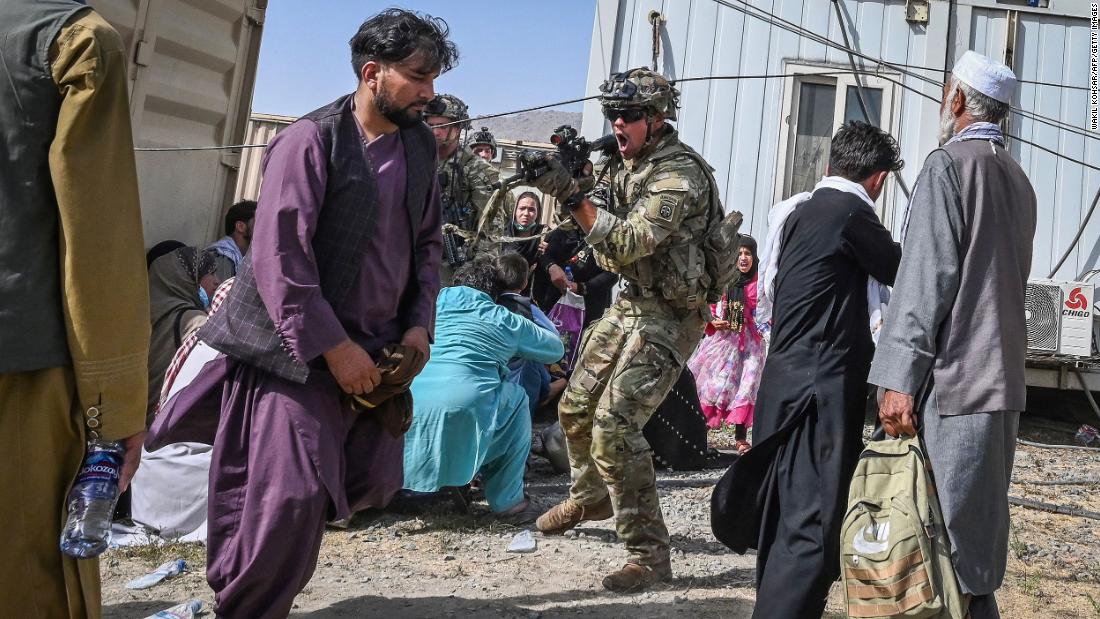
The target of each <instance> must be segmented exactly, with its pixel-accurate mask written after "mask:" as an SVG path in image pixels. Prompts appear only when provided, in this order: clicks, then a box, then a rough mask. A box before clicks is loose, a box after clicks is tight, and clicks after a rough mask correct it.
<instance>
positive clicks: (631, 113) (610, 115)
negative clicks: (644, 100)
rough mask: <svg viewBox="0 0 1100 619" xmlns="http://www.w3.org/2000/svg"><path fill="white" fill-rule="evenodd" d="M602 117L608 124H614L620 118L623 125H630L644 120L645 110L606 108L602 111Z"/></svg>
mask: <svg viewBox="0 0 1100 619" xmlns="http://www.w3.org/2000/svg"><path fill="white" fill-rule="evenodd" d="M603 115H604V118H606V119H607V120H608V122H615V121H616V120H619V119H620V118H621V119H623V122H624V123H632V122H637V121H639V120H641V119H643V118H645V110H643V109H641V108H637V107H628V108H626V109H617V108H608V109H605V110H604V111H603Z"/></svg>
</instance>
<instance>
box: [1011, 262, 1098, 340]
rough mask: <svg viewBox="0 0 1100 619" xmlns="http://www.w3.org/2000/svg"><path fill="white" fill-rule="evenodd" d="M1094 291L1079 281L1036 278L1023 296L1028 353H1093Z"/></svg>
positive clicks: (1028, 285)
mask: <svg viewBox="0 0 1100 619" xmlns="http://www.w3.org/2000/svg"><path fill="white" fill-rule="evenodd" d="M1094 292H1095V291H1094V288H1093V285H1092V284H1085V283H1081V282H1061V281H1053V280H1045V279H1035V280H1031V281H1029V282H1028V283H1027V293H1026V294H1025V296H1024V306H1025V314H1026V316H1027V348H1028V351H1029V352H1037V353H1047V354H1058V355H1072V356H1077V357H1088V356H1090V355H1091V354H1092V317H1093V306H1092V304H1093V299H1094Z"/></svg>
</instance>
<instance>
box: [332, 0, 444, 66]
mask: <svg viewBox="0 0 1100 619" xmlns="http://www.w3.org/2000/svg"><path fill="white" fill-rule="evenodd" d="M449 34H450V27H449V26H447V22H445V21H443V20H442V19H440V18H438V17H432V16H431V15H427V14H424V13H415V12H413V11H406V10H404V9H397V8H391V9H386V10H385V11H382V12H381V13H379V14H377V15H375V16H374V17H372V18H370V19H368V20H367V21H365V22H363V25H362V26H359V31H358V32H356V33H355V36H353V37H351V41H349V42H348V43H349V44H350V45H351V68H352V69H354V70H355V77H356V78H359V79H362V77H361V76H362V75H363V65H365V64H366V63H368V62H371V61H374V62H383V63H394V62H401V61H402V60H405V59H406V58H409V57H410V56H412V55H413V54H417V53H419V54H423V56H424V60H425V61H426V63H427V64H428V65H429V66H430V67H431V68H433V69H436V68H438V69H439V72H440V73H446V72H447V71H450V70H451V68H453V67H454V66H455V64H456V63H457V62H458V48H457V47H455V44H454V43H452V42H451V41H449V40H448V39H447V36H448V35H449Z"/></svg>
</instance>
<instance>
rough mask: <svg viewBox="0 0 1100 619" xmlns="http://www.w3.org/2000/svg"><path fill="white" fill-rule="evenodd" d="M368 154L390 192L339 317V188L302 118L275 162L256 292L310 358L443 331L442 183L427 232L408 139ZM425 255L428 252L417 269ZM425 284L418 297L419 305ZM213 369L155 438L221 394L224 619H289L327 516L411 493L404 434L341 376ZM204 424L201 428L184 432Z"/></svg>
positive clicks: (217, 446) (170, 412)
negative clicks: (335, 292)
mask: <svg viewBox="0 0 1100 619" xmlns="http://www.w3.org/2000/svg"><path fill="white" fill-rule="evenodd" d="M365 150H366V154H367V156H368V158H369V160H370V165H371V168H372V170H373V171H374V173H375V176H376V179H377V186H378V194H379V203H378V204H377V205H376V208H377V210H378V214H377V218H376V228H375V229H374V230H373V232H372V233H371V234H370V235H369V237H368V238H367V247H366V248H365V249H364V251H363V257H362V260H363V263H362V265H361V267H360V270H359V274H358V278H357V280H356V281H355V282H354V284H353V286H352V288H351V290H350V291H349V294H348V297H347V299H346V300H345V302H344V304H343V309H342V310H341V311H340V312H339V313H338V312H336V311H334V309H333V307H332V306H331V305H330V304H329V303H328V301H326V300H325V298H324V297H323V296H322V294H321V288H320V276H319V274H318V270H317V263H316V260H315V257H314V255H313V249H312V244H311V241H312V238H313V235H314V233H315V232H316V227H317V220H318V215H319V214H320V210H321V208H322V206H323V203H324V197H325V186H326V183H327V180H328V179H327V174H328V172H327V155H326V153H325V151H324V147H323V145H322V142H321V139H320V135H319V132H318V127H317V125H316V124H315V123H313V122H312V121H308V120H300V121H298V122H296V123H294V124H293V125H291V126H290V127H288V128H287V129H286V130H284V131H283V132H282V133H280V134H279V135H278V136H277V137H276V138H275V139H274V140H272V143H271V145H270V146H269V147H268V150H267V153H266V154H265V157H264V179H263V184H262V186H261V189H260V199H259V206H258V209H257V211H256V224H255V228H254V231H253V238H252V246H251V248H250V251H251V255H252V261H253V266H254V271H255V276H256V286H257V289H258V291H259V293H260V296H261V298H262V299H263V301H264V304H265V306H266V307H267V308H268V311H269V312H270V313H271V318H272V320H273V321H274V322H275V325H276V328H277V329H278V330H279V332H280V333H281V334H282V335H283V336H284V337H285V338H286V341H287V343H288V345H289V346H290V347H291V348H292V349H293V351H294V353H295V354H297V355H298V356H299V358H301V359H303V360H305V361H307V362H309V361H314V360H316V359H317V358H318V357H320V355H321V354H322V353H323V352H324V351H326V350H328V349H330V348H332V347H333V346H336V345H337V344H340V343H341V342H343V341H345V340H346V339H348V338H349V337H350V338H351V339H353V340H355V341H358V342H365V343H366V346H365V347H366V348H367V349H368V352H372V353H375V352H377V351H378V350H379V349H381V347H382V346H384V345H386V344H389V343H395V342H398V341H400V340H401V337H402V335H403V334H404V333H405V331H407V330H408V329H409V328H412V327H415V326H421V327H424V328H425V329H427V330H428V333H429V336H430V335H431V334H432V332H433V329H434V321H435V298H436V295H437V293H438V292H439V260H440V255H441V253H442V252H441V249H442V241H441V236H440V227H441V209H440V204H439V187H438V185H437V184H436V183H433V188H432V191H431V192H430V195H429V203H428V205H427V208H425V209H424V218H423V221H422V224H421V226H420V229H419V230H415V231H414V230H412V229H411V225H410V218H409V215H408V213H407V211H406V209H405V186H406V163H405V157H404V148H403V145H402V142H401V138H400V134H399V133H397V132H395V133H392V134H388V135H383V136H380V137H378V138H377V139H375V140H373V141H371V142H370V143H369V144H367V146H366V149H365ZM414 255H418V256H420V257H421V260H420V263H419V269H418V270H416V271H415V272H414V260H413V256H414ZM414 278H415V279H414ZM414 282H415V283H416V286H417V288H416V290H417V294H416V295H415V297H407V295H406V292H407V291H408V290H409V288H410V286H411V285H413V283H414ZM402 301H404V303H402ZM314 365H315V366H316V364H314ZM211 367H212V368H213V369H214V373H216V374H220V376H218V377H213V376H209V375H205V376H201V377H200V378H199V379H197V380H196V381H195V383H193V385H192V386H194V387H196V389H194V390H192V389H191V387H187V388H184V390H182V391H181V392H180V393H178V394H177V395H176V396H175V398H173V400H172V401H170V402H168V403H167V404H166V407H165V409H162V411H161V415H160V417H158V423H157V424H155V425H154V428H153V433H152V434H153V435H154V436H156V437H157V439H158V440H160V441H161V442H163V441H164V437H163V433H164V430H163V428H162V426H172V425H175V422H174V421H173V419H174V418H178V419H182V417H183V416H184V415H182V414H181V410H183V409H187V408H189V407H190V406H192V405H201V403H202V402H203V401H205V402H209V401H210V399H211V396H213V395H215V390H216V389H217V388H218V387H221V389H220V399H221V406H220V409H221V410H220V417H219V420H218V429H217V437H216V439H215V440H214V451H213V456H212V462H211V479H210V494H209V497H210V502H209V524H208V526H209V529H208V546H209V551H208V567H207V579H208V581H209V582H210V586H211V588H213V589H214V591H215V595H216V600H217V606H216V610H217V614H218V616H219V617H226V618H230V617H248V618H263V617H285V616H286V615H287V613H289V611H290V607H291V604H292V603H293V599H294V596H295V595H296V594H297V593H298V592H299V591H300V590H301V588H302V587H304V586H305V584H306V583H307V582H308V581H309V578H310V576H311V575H312V573H313V568H314V567H315V565H316V562H317V554H318V552H319V549H320V544H321V536H322V532H323V529H324V522H325V519H326V518H328V519H334V518H335V519H340V518H345V517H347V516H349V515H350V514H351V513H352V512H353V511H358V510H361V509H365V508H368V507H381V506H384V505H386V504H387V503H388V502H389V500H390V499H391V498H392V496H393V494H394V492H396V491H397V490H398V489H400V487H401V484H402V479H403V476H402V452H403V449H404V439H394V438H392V437H390V436H389V435H388V434H387V433H385V431H383V430H382V428H381V427H380V426H378V425H377V424H376V423H374V421H373V419H372V418H371V417H369V416H367V415H359V414H356V413H355V412H353V411H352V410H351V409H350V408H348V407H346V406H344V404H343V403H342V401H341V397H340V395H341V391H340V388H339V386H338V385H337V384H336V382H335V380H334V379H333V377H332V375H331V374H329V373H328V372H325V371H319V370H318V371H313V372H310V376H309V379H308V380H307V382H306V383H305V384H298V383H293V382H290V381H287V380H284V379H281V378H279V377H278V376H275V375H274V374H270V373H267V372H264V371H262V370H259V369H257V368H254V367H252V366H249V365H245V364H240V363H235V362H233V361H232V360H227V362H225V363H218V364H211ZM222 377H224V381H223V380H220V379H221V378H222ZM199 407H200V408H201V406H199ZM197 425H200V424H196V423H195V421H194V420H191V421H190V422H184V423H180V424H179V427H180V429H183V428H186V427H190V428H194V427H196V426H197ZM206 427H207V428H209V427H210V424H209V422H207V423H206ZM188 438H191V439H192V440H193V438H194V437H192V436H189V437H188Z"/></svg>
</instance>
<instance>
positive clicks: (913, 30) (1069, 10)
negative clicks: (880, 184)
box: [582, 0, 1100, 278]
mask: <svg viewBox="0 0 1100 619" xmlns="http://www.w3.org/2000/svg"><path fill="white" fill-rule="evenodd" d="M726 4H732V5H734V7H741V6H743V5H742V4H741V3H739V2H737V0H727V1H726V2H718V1H716V0H664V1H661V2H659V1H657V0H597V11H596V20H595V25H594V28H593V48H592V56H591V60H590V63H589V75H588V81H589V91H588V94H596V93H597V92H598V90H597V87H598V85H599V83H600V82H601V81H602V80H603V79H604V78H606V76H607V74H608V73H609V72H611V71H621V70H625V69H629V68H632V67H637V66H651V65H652V62H653V58H652V49H653V36H652V26H651V24H650V22H649V21H648V19H649V12H650V11H652V10H658V11H660V12H661V13H662V15H663V16H664V19H665V21H664V23H663V24H662V27H661V30H660V45H661V55H660V57H659V59H658V63H657V66H658V69H659V70H660V71H661V72H662V73H663V74H664V75H666V76H667V77H669V78H670V79H682V78H696V77H703V76H706V75H711V76H729V75H735V76H736V75H739V76H753V75H763V74H769V75H775V74H786V73H792V72H799V73H802V72H811V73H812V72H817V73H820V72H822V71H827V70H829V69H832V70H834V71H835V70H848V69H850V67H849V61H848V55H847V54H846V53H845V52H843V51H841V50H836V49H832V48H829V47H827V46H826V45H824V44H822V43H819V42H815V41H813V40H810V39H808V38H805V37H802V36H798V35H796V34H794V33H790V32H787V31H785V30H782V29H780V28H778V27H775V26H773V25H771V24H769V23H767V22H765V21H762V20H760V19H757V18H755V17H750V16H747V15H745V14H744V13H743V12H742V11H739V10H736V9H735V8H731V7H730V6H725V5H726ZM752 6H753V7H755V8H757V9H761V10H764V11H769V12H771V13H774V14H775V15H776V16H777V17H779V18H782V19H785V20H788V21H790V22H793V23H795V24H798V25H800V26H801V27H803V28H806V29H808V30H810V31H812V32H814V33H817V34H820V35H824V36H827V37H828V38H830V39H832V40H834V41H836V42H838V43H841V42H843V35H842V33H841V30H840V25H839V22H838V20H837V16H836V13H835V12H834V9H833V5H832V3H831V2H822V3H807V2H801V1H798V0H759V1H755V0H754V1H753V2H752ZM840 6H841V9H842V11H841V12H842V15H843V19H844V22H845V25H846V27H847V30H848V36H849V39H850V42H851V44H852V47H854V48H855V49H857V50H858V51H860V52H862V53H864V54H866V55H869V56H872V57H875V58H881V59H883V60H886V61H888V62H892V63H896V64H902V65H913V66H915V67H922V68H914V69H911V70H914V71H917V72H919V73H920V74H921V75H924V76H926V77H928V78H931V79H933V80H936V81H939V80H942V79H943V76H944V70H945V69H948V70H949V69H950V66H951V65H952V64H953V62H954V59H955V58H957V57H958V56H959V55H961V54H962V53H963V52H965V51H966V50H968V49H974V50H976V51H979V52H981V53H983V54H986V55H987V56H990V57H992V58H996V59H999V60H1002V61H1005V60H1009V61H1010V62H1011V63H1012V66H1013V68H1014V69H1015V71H1016V72H1017V74H1018V75H1019V77H1020V78H1021V80H1027V81H1030V82H1049V83H1052V84H1068V85H1071V86H1076V87H1077V88H1076V89H1067V88H1061V87H1058V86H1049V85H1040V84H1033V83H1022V84H1021V87H1020V89H1019V93H1018V96H1017V101H1016V102H1015V105H1017V106H1018V107H1021V108H1024V109H1026V110H1030V111H1033V112H1035V113H1037V114H1041V115H1043V116H1048V117H1051V118H1054V119H1057V120H1060V121H1062V122H1065V123H1068V124H1070V125H1072V126H1073V127H1077V128H1079V129H1084V127H1085V121H1086V118H1087V113H1088V105H1087V95H1088V92H1087V90H1084V89H1082V87H1084V86H1086V85H1087V79H1088V59H1089V54H1088V43H1089V22H1088V19H1087V15H1088V10H1089V4H1088V2H1086V1H1083V0H1051V2H1050V6H1049V7H1046V8H1031V7H1027V6H1026V5H1023V4H1019V3H1016V2H1012V3H1009V2H1001V1H999V0H960V1H959V2H952V3H948V2H946V1H943V0H932V3H931V10H930V15H929V21H928V23H926V24H911V23H909V22H907V21H906V20H905V2H903V1H900V0H841V2H840ZM609 33H613V34H609ZM1013 41H1014V42H1015V44H1014V47H1013V48H1012V49H1011V52H1012V53H1011V54H1006V49H1008V46H1009V45H1010V44H1011V43H1012V42H1013ZM597 43H599V45H597ZM862 62H863V61H861V60H859V59H858V58H857V63H862ZM823 66H824V67H826V68H822V67H823ZM861 68H863V67H861ZM882 77H883V78H884V79H885V80H887V81H883V80H882V79H875V78H871V77H865V78H862V79H863V80H864V85H865V86H866V87H869V88H881V89H882V92H881V93H877V92H876V93H872V95H873V96H874V97H876V100H877V98H879V97H881V99H882V101H883V108H884V109H882V110H881V111H880V112H881V114H882V122H881V124H882V126H883V127H884V128H887V129H889V130H890V131H891V133H893V134H894V135H895V137H897V139H898V141H899V143H900V145H901V147H902V155H903V157H904V159H905V161H906V168H905V170H904V171H903V173H902V176H903V178H904V180H905V181H906V184H907V185H908V186H909V187H910V188H912V187H913V185H914V184H915V181H916V177H917V174H918V172H919V171H920V168H921V164H922V163H923V161H924V158H925V157H926V156H927V155H928V153H929V152H931V151H932V149H934V148H935V147H936V145H937V142H936V140H937V133H938V127H939V106H938V104H937V103H936V102H935V101H930V100H927V99H925V98H923V97H921V96H919V95H917V94H915V93H913V92H910V91H908V90H905V89H904V88H902V87H901V86H900V85H899V84H896V83H892V82H891V81H889V80H893V81H895V82H900V83H901V84H904V85H905V86H907V87H910V88H913V89H916V90H918V91H920V92H922V93H924V94H926V95H928V96H931V97H934V98H935V99H937V100H938V99H939V98H940V97H941V96H942V92H941V88H940V87H939V86H936V85H933V84H928V83H925V82H923V81H921V80H919V79H917V78H915V77H909V76H903V75H899V74H897V73H895V72H891V71H889V70H884V71H883V75H882ZM851 80H852V78H851V77H847V78H845V77H841V76H831V77H830V76H819V77H818V78H801V77H799V78H789V77H788V78H774V79H741V80H713V81H698V82H696V81H692V82H684V83H682V84H680V89H681V92H682V97H681V109H680V120H679V122H678V123H677V126H678V128H679V130H680V133H681V136H682V138H683V139H684V141H685V142H687V143H688V144H690V145H691V146H693V147H695V148H696V149H697V150H699V151H700V152H701V153H702V154H703V155H704V157H706V158H707V160H708V161H709V162H710V164H711V165H712V166H713V167H714V168H715V170H716V172H715V176H716V178H717V179H718V182H719V185H720V186H721V187H720V188H721V191H722V194H723V196H724V202H725V204H726V207H727V208H736V209H738V210H741V211H742V212H743V213H744V214H745V218H746V222H747V230H748V231H751V233H752V234H753V235H754V236H757V237H761V236H763V235H764V234H765V233H766V226H767V211H768V209H769V208H770V207H771V205H772V204H773V203H774V202H775V201H776V200H777V199H781V198H783V197H785V196H786V191H785V190H786V189H787V188H788V187H789V186H790V185H791V179H792V178H793V176H792V174H793V173H792V170H791V169H790V165H791V164H790V162H791V161H792V160H794V159H795V158H796V157H794V153H793V152H792V149H795V144H796V143H797V144H799V145H806V144H819V143H820V139H819V138H813V137H812V136H803V139H802V140H798V139H795V137H797V135H800V132H801V131H803V130H805V129H806V128H807V125H806V123H805V122H804V123H803V124H802V125H798V115H797V112H798V106H799V105H800V103H799V101H800V100H801V99H803V98H805V97H808V96H809V95H811V94H815V93H816V94H815V96H817V97H818V98H817V99H815V101H819V103H817V104H815V105H825V104H826V103H823V102H824V101H826V99H828V97H825V99H821V97H822V96H825V94H828V93H829V92H832V93H834V95H835V98H834V99H832V102H833V105H834V108H835V110H834V111H835V118H836V119H839V120H843V119H844V118H845V117H851V116H850V114H851V112H852V110H856V111H857V112H858V108H854V107H853V108H851V109H848V108H847V107H845V106H848V105H851V104H850V102H849V101H848V95H847V92H848V91H847V89H848V86H851V85H852V81H851ZM805 82H822V83H823V84H824V85H825V86H826V87H825V88H816V89H815V88H814V87H807V90H806V92H805V93H803V92H802V89H803V86H804V83H805ZM829 84H831V85H832V90H830V89H829ZM811 91H813V92H811ZM823 93H825V94H823ZM804 95H805V97H804ZM807 100H808V99H807ZM836 106H841V107H836ZM841 108H843V109H841ZM818 111H819V112H822V111H821V110H818ZM826 111H827V110H826ZM822 113H823V112H822ZM845 114H848V116H845ZM806 122H809V120H808V119H807V120H806ZM582 129H583V132H584V133H585V135H587V136H588V137H596V136H597V134H602V133H604V132H606V131H607V130H609V127H608V126H607V124H606V123H604V122H603V119H602V117H601V116H600V110H599V105H598V103H597V102H594V101H593V102H588V103H586V105H585V108H584V122H583V125H582ZM833 129H834V130H835V127H834V128H833ZM1008 130H1009V132H1011V133H1014V134H1016V135H1018V136H1019V137H1020V138H1023V139H1026V140H1029V141H1033V142H1036V143H1038V144H1040V145H1042V146H1044V147H1045V148H1048V149H1051V150H1055V151H1058V152H1061V153H1063V154H1065V155H1067V156H1069V157H1073V158H1077V159H1084V160H1086V161H1088V162H1089V163H1090V164H1092V165H1097V166H1100V140H1098V139H1097V138H1100V134H1096V133H1093V134H1090V135H1091V137H1085V136H1081V135H1075V134H1073V133H1070V132H1067V131H1064V130H1062V129H1059V128H1057V127H1052V126H1049V125H1046V124H1042V123H1039V122H1035V121H1033V120H1030V119H1027V118H1023V117H1021V116H1019V115H1016V114H1013V115H1012V116H1011V118H1010V120H1009V123H1008ZM792 136H795V137H792ZM799 148H804V146H799ZM1009 148H1010V151H1011V153H1012V154H1013V156H1014V157H1016V158H1017V160H1018V161H1020V163H1021V166H1022V167H1023V168H1024V170H1025V171H1027V172H1028V174H1029V176H1030V178H1031V181H1032V183H1033V184H1034V186H1035V189H1036V194H1037V196H1038V202H1039V210H1040V213H1039V228H1038V230H1037V232H1036V237H1035V260H1034V268H1033V270H1032V273H1033V275H1035V276H1037V277H1046V276H1047V274H1048V272H1049V270H1050V268H1051V267H1052V266H1053V264H1054V263H1055V262H1056V261H1057V259H1058V258H1059V257H1060V256H1061V254H1062V252H1063V251H1064V250H1065V248H1066V247H1067V246H1068V245H1069V242H1070V240H1072V238H1073V236H1074V234H1075V233H1076V232H1077V229H1078V226H1079V225H1080V223H1081V220H1082V217H1083V216H1084V214H1085V210H1086V209H1087V207H1088V203H1089V202H1090V201H1091V199H1092V197H1093V196H1094V195H1095V193H1096V191H1097V188H1098V187H1100V173H1098V172H1094V171H1089V170H1086V169H1085V168H1083V167H1082V166H1080V165H1078V164H1076V163H1073V162H1070V161H1066V160H1065V159H1060V158H1058V157H1056V156H1054V155H1052V154H1049V153H1045V152H1043V151H1042V150H1041V149H1038V148H1034V147H1032V146H1029V145H1027V144H1024V143H1022V142H1021V141H1020V140H1010V144H1009ZM804 155H806V153H804V152H800V153H799V157H798V159H799V161H803V162H804V161H807V159H805V157H804ZM818 155H819V157H818V158H817V159H813V158H812V157H811V158H810V160H811V161H815V162H817V163H820V153H818ZM815 170H816V169H815ZM802 175H803V176H805V173H804V172H803V174H802ZM906 204H907V202H906V199H905V197H904V195H903V193H902V192H901V190H900V188H899V187H898V186H897V184H896V183H895V182H894V181H890V183H889V185H888V187H887V191H886V195H885V196H884V198H883V199H882V200H881V201H880V207H881V208H882V213H881V214H882V216H883V220H884V222H885V223H886V225H887V226H889V227H891V228H892V229H893V230H894V231H895V232H897V231H899V229H900V227H901V221H902V213H903V212H904V209H905V207H906ZM1097 219H1098V221H1095V222H1092V223H1090V225H1089V227H1088V228H1087V229H1086V233H1085V235H1084V237H1083V238H1082V241H1081V243H1080V244H1079V246H1078V247H1077V248H1076V250H1075V251H1074V252H1073V254H1072V255H1071V256H1070V259H1069V260H1068V261H1067V263H1066V266H1065V267H1063V269H1062V271H1061V272H1060V274H1059V276H1060V277H1063V278H1071V277H1073V276H1076V275H1077V274H1079V273H1081V272H1083V271H1085V270H1087V269H1089V268H1095V266H1096V265H1097V264H1098V260H1100V243H1098V238H1100V217H1098V218H1097Z"/></svg>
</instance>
